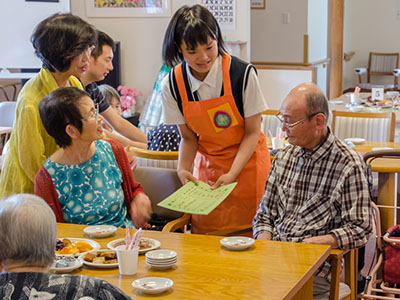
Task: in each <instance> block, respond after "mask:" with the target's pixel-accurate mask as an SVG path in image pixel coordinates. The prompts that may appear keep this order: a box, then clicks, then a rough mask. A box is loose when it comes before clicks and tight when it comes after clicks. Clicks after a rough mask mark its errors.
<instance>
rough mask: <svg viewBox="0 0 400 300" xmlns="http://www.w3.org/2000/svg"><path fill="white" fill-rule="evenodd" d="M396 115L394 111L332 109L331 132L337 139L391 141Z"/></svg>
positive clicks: (392, 139)
mask: <svg viewBox="0 0 400 300" xmlns="http://www.w3.org/2000/svg"><path fill="white" fill-rule="evenodd" d="M395 124H396V115H395V113H394V112H387V113H383V112H382V113H380V112H377V113H372V112H346V111H337V110H334V111H332V127H331V129H332V133H333V134H334V135H335V136H337V137H338V138H339V139H345V138H350V137H352V138H355V137H357V138H364V139H366V140H367V141H376V142H393V141H394V129H395Z"/></svg>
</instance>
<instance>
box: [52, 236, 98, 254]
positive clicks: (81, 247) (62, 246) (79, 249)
mask: <svg viewBox="0 0 400 300" xmlns="http://www.w3.org/2000/svg"><path fill="white" fill-rule="evenodd" d="M90 250H93V247H92V246H91V245H90V244H88V243H86V242H84V241H76V242H74V243H73V242H71V241H70V240H69V239H62V240H59V239H57V244H56V253H57V254H73V253H83V252H87V251H90Z"/></svg>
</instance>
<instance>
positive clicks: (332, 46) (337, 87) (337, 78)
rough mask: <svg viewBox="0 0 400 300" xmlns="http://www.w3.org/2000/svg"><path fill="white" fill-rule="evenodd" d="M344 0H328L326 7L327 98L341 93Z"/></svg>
mask: <svg viewBox="0 0 400 300" xmlns="http://www.w3.org/2000/svg"><path fill="white" fill-rule="evenodd" d="M343 13H344V0H329V9H328V14H329V16H328V57H329V58H330V63H329V66H328V80H327V81H328V83H329V84H328V90H327V96H328V99H332V98H336V97H339V96H340V95H341V94H342V76H343Z"/></svg>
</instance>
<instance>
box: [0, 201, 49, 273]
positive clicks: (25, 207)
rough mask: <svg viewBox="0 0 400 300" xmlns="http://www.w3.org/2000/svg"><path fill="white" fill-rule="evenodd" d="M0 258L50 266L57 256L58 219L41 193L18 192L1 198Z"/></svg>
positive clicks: (32, 264) (4, 261)
mask: <svg viewBox="0 0 400 300" xmlns="http://www.w3.org/2000/svg"><path fill="white" fill-rule="evenodd" d="M0 241H1V247H0V261H2V262H3V264H5V265H7V264H9V263H15V262H20V263H23V264H24V265H25V266H30V267H48V266H49V265H50V264H51V263H52V262H53V260H54V258H55V254H54V250H55V246H56V241H57V223H56V218H55V216H54V213H53V211H52V210H51V208H50V207H49V206H48V205H47V203H46V202H45V201H44V200H43V199H42V198H40V197H38V196H35V195H31V194H17V195H13V196H11V197H9V198H7V199H6V200H2V201H0Z"/></svg>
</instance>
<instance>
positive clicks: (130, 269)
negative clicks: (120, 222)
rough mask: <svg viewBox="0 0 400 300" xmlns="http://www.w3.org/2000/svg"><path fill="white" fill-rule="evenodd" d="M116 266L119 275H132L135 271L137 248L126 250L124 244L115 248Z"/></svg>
mask: <svg viewBox="0 0 400 300" xmlns="http://www.w3.org/2000/svg"><path fill="white" fill-rule="evenodd" d="M116 250H117V257H118V268H119V273H120V274H121V275H134V274H136V272H137V264H138V255H139V249H134V250H126V246H125V245H120V246H118V247H117V248H116Z"/></svg>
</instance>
